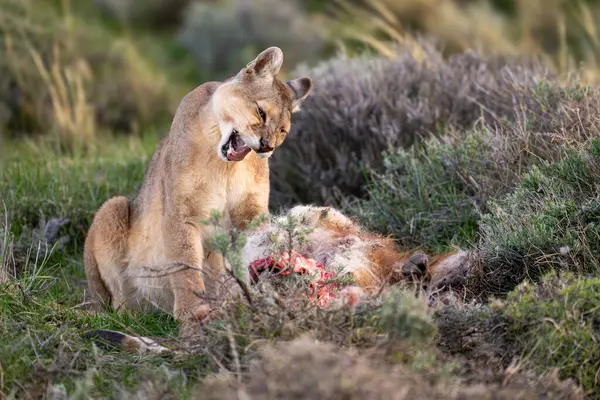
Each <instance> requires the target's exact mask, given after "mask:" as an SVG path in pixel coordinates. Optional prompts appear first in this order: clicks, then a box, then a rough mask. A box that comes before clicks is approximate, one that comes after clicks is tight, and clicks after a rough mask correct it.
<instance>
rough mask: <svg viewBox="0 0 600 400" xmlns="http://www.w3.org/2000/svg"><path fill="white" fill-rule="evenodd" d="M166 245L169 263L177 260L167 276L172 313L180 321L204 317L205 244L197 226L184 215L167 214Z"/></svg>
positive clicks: (207, 309)
mask: <svg viewBox="0 0 600 400" xmlns="http://www.w3.org/2000/svg"><path fill="white" fill-rule="evenodd" d="M166 218H167V219H166V222H165V236H166V237H165V245H166V255H167V259H168V260H169V262H170V263H180V264H182V268H177V269H175V272H174V273H173V274H171V275H170V276H169V283H170V287H171V290H172V291H173V313H174V315H175V318H176V319H178V320H180V321H189V320H203V319H204V318H205V317H206V316H207V314H208V312H209V311H210V308H209V306H208V305H207V304H206V302H205V301H203V300H202V299H201V297H200V295H201V294H202V293H204V292H205V289H206V288H205V285H204V279H203V278H202V263H203V260H204V246H203V243H202V234H201V231H200V227H199V225H198V224H197V223H196V222H194V221H192V220H188V219H185V218H177V217H169V216H167V217H166Z"/></svg>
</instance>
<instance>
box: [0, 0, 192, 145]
mask: <svg viewBox="0 0 600 400" xmlns="http://www.w3.org/2000/svg"><path fill="white" fill-rule="evenodd" d="M0 7H1V8H2V10H3V12H2V16H1V17H0V42H1V44H0V59H2V62H0V75H1V76H2V78H3V79H2V82H0V131H6V132H7V133H9V134H11V135H12V136H16V135H21V134H40V133H41V134H46V135H48V134H54V135H55V136H56V137H57V138H58V139H59V142H60V145H61V147H63V148H68V149H72V148H73V147H77V148H87V147H89V146H90V144H91V143H92V142H93V139H94V138H95V136H96V135H97V134H98V133H99V132H101V131H104V130H109V131H113V132H132V131H134V130H136V129H138V128H143V127H145V126H149V125H154V124H156V123H157V122H170V118H171V115H172V112H173V111H174V110H175V108H176V107H177V105H178V103H179V100H180V93H179V91H178V90H177V89H176V88H177V85H175V84H173V83H172V82H171V83H168V82H167V80H166V77H165V76H164V74H163V73H162V72H159V71H157V70H155V69H154V68H153V66H151V65H150V63H149V62H148V60H146V59H145V58H144V57H143V56H142V55H141V54H140V51H139V49H138V48H137V47H136V46H135V44H134V43H132V42H131V41H130V40H129V39H125V38H120V37H117V36H115V35H114V34H112V33H111V32H110V31H109V30H107V29H106V28H104V27H103V26H102V25H100V24H99V22H98V21H96V20H94V19H93V18H92V19H90V18H89V17H86V18H85V19H83V18H80V17H79V15H77V14H74V13H73V12H71V11H70V10H68V9H65V10H59V9H58V8H57V7H56V6H55V4H54V5H53V2H49V1H34V0H25V1H20V0H0Z"/></svg>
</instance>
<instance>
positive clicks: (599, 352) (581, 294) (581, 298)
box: [495, 271, 600, 398]
mask: <svg viewBox="0 0 600 400" xmlns="http://www.w3.org/2000/svg"><path fill="white" fill-rule="evenodd" d="M599 291H600V279H598V278H584V277H577V276H576V275H574V274H573V273H570V272H561V273H557V272H556V271H552V272H550V273H548V274H547V275H545V276H544V277H543V278H542V279H541V281H540V282H539V284H535V283H530V282H524V283H522V284H520V285H519V286H518V287H517V288H515V290H513V291H512V292H511V293H510V294H509V295H508V297H507V299H506V301H505V302H502V303H499V304H497V305H496V306H495V308H496V309H497V310H499V311H500V312H501V313H502V314H503V315H504V316H506V317H507V318H508V321H509V322H508V330H507V334H508V335H510V337H511V338H513V340H514V341H515V342H516V343H517V345H518V348H519V349H520V351H521V354H522V357H523V361H524V362H525V363H526V364H531V365H533V366H534V367H535V368H536V369H537V370H538V371H545V370H547V369H548V368H558V369H559V371H560V375H561V377H562V378H573V379H575V380H576V381H577V382H578V383H579V384H580V385H581V386H582V387H583V388H584V389H585V390H586V391H587V392H588V393H589V394H590V395H591V396H592V397H590V398H598V388H600V380H599V378H598V371H599V370H600V349H599V348H598V346H597V343H598V341H600V333H599V332H598V326H600V314H599V313H598V309H600V297H598V292H599Z"/></svg>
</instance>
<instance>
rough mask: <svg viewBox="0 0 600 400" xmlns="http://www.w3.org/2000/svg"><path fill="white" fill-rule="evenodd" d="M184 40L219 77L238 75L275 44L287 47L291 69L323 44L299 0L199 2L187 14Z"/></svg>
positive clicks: (317, 52)
mask: <svg viewBox="0 0 600 400" xmlns="http://www.w3.org/2000/svg"><path fill="white" fill-rule="evenodd" d="M180 41H181V43H182V44H183V46H184V47H185V48H187V49H188V51H189V52H190V53H191V54H192V55H193V56H194V58H195V59H196V62H197V63H198V66H199V68H200V69H202V70H205V71H209V72H211V73H212V74H213V75H214V76H215V79H224V78H227V77H228V76H230V75H232V74H234V73H237V71H239V70H240V69H241V68H242V67H243V66H244V65H246V64H247V63H248V62H250V61H251V60H252V59H253V58H254V57H255V56H256V54H258V53H259V52H261V51H262V50H264V49H266V48H267V47H270V46H278V47H280V48H281V49H282V50H283V54H284V66H283V68H284V69H286V70H289V69H290V68H293V67H294V66H295V65H296V64H298V63H299V62H307V61H311V60H315V59H316V58H317V57H318V56H319V55H320V52H321V49H322V45H323V44H322V39H321V33H320V31H319V29H318V27H317V26H315V24H313V23H311V21H310V20H309V17H308V15H307V14H306V12H305V11H304V10H303V9H302V8H301V7H300V5H299V4H298V3H297V2H296V0H287V1H278V0H253V1H251V2H250V1H241V0H226V1H223V2H218V3H215V4H209V3H195V4H193V5H192V6H191V8H190V10H189V12H187V15H186V18H185V21H184V23H183V26H182V28H181V32H180Z"/></svg>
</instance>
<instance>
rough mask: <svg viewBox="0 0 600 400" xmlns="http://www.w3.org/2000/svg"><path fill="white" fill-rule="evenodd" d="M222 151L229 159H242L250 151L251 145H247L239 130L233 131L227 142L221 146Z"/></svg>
mask: <svg viewBox="0 0 600 400" xmlns="http://www.w3.org/2000/svg"><path fill="white" fill-rule="evenodd" d="M221 153H222V154H223V156H225V158H227V159H228V160H229V161H242V160H243V159H244V157H246V155H247V154H248V153H250V147H248V146H246V143H244V140H243V139H242V138H241V137H240V135H239V134H238V133H237V131H233V132H232V133H231V136H229V140H228V141H227V143H225V144H224V145H223V147H221Z"/></svg>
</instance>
